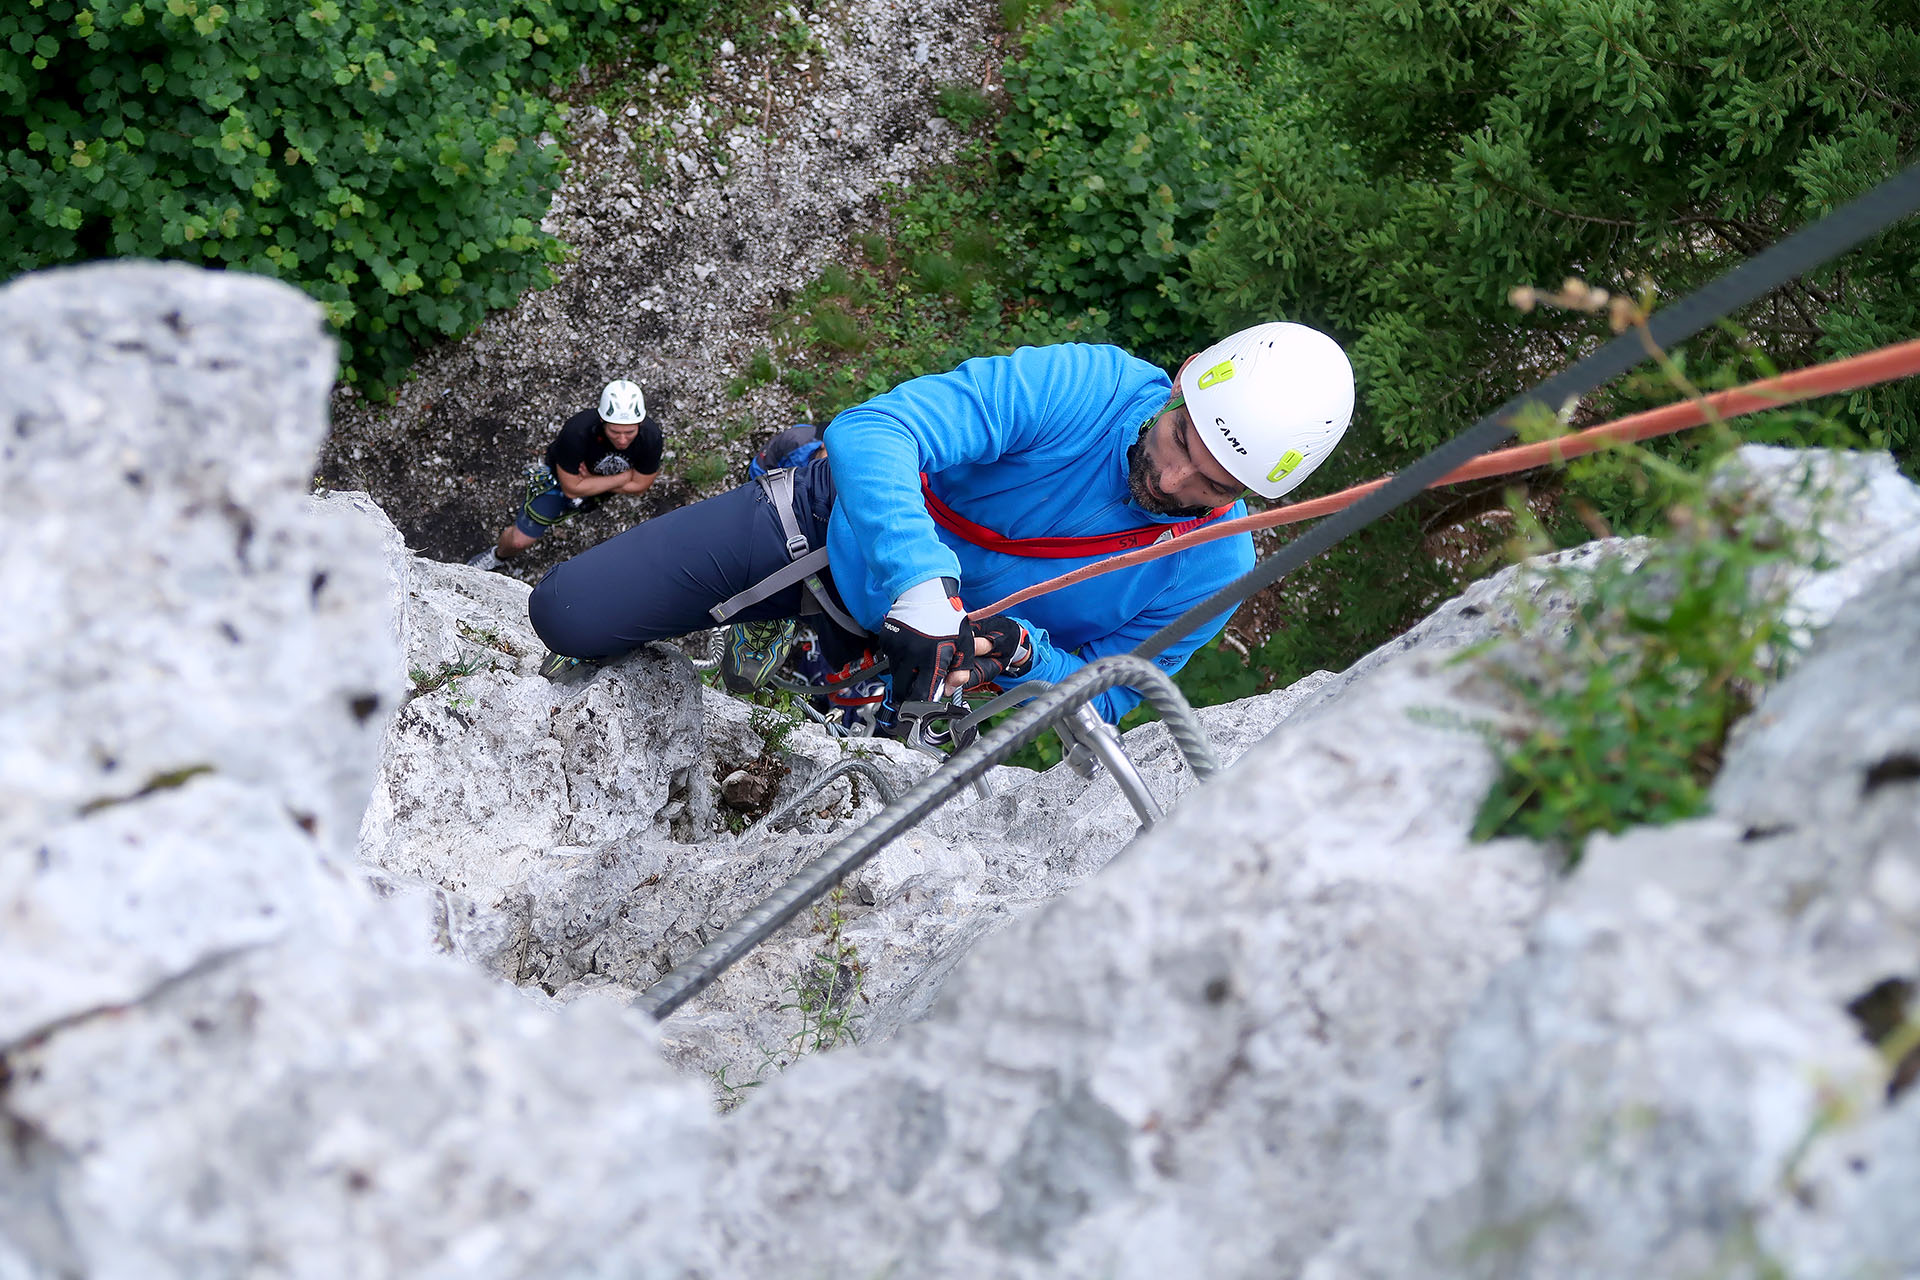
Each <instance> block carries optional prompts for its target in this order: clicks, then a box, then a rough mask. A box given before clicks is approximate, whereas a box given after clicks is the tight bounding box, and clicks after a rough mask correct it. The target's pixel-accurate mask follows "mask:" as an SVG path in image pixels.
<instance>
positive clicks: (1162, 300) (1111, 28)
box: [1000, 0, 1241, 345]
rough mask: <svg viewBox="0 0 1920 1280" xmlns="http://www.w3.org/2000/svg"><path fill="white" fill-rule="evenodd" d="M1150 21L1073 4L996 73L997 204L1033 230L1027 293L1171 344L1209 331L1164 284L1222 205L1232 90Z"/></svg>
mask: <svg viewBox="0 0 1920 1280" xmlns="http://www.w3.org/2000/svg"><path fill="white" fill-rule="evenodd" d="M1152 25H1153V24H1151V23H1149V22H1145V21H1141V20H1139V19H1134V20H1131V21H1129V20H1127V15H1123V16H1120V17H1116V16H1114V15H1112V14H1109V13H1108V12H1106V11H1105V10H1103V9H1102V8H1101V7H1099V6H1098V5H1097V4H1094V3H1090V2H1088V0H1082V2H1081V3H1078V4H1074V5H1072V6H1070V7H1069V8H1068V9H1067V10H1066V11H1064V12H1063V13H1061V14H1060V15H1059V16H1058V18H1057V19H1056V20H1055V21H1053V22H1052V23H1050V24H1048V25H1046V26H1043V27H1041V28H1040V29H1039V30H1037V31H1034V32H1032V33H1030V34H1028V35H1027V36H1026V37H1024V40H1023V43H1024V45H1025V48H1024V49H1023V50H1022V53H1021V56H1020V57H1019V58H1018V59H1017V60H1015V61H1013V62H1011V63H1009V64H1008V66H1007V69H1006V77H1007V90H1008V94H1009V96H1010V107H1009V110H1008V114H1007V118H1006V120H1005V122H1004V123H1003V124H1002V126H1001V130H1000V147H1001V149H1002V150H1003V151H1004V153H1005V154H1006V155H1007V156H1008V157H1009V158H1010V159H1011V160H1012V161H1014V164H1013V165H1012V166H1009V171H1008V172H1007V174H1006V176H1005V179H1004V183H1003V191H1002V193H1001V200H1002V202H1003V203H1004V204H1005V205H1006V206H1007V207H1009V208H1011V209H1013V210H1015V211H1017V212H1016V219H1017V220H1018V221H1021V222H1024V223H1026V224H1028V226H1029V227H1030V228H1031V230H1030V231H1029V232H1028V233H1027V234H1025V235H1023V236H1022V239H1024V240H1026V241H1027V243H1028V244H1029V245H1030V246H1031V248H1030V250H1029V252H1028V253H1027V254H1026V255H1025V256H1026V258H1027V262H1026V263H1025V271H1024V275H1025V278H1026V280H1027V282H1028V284H1029V286H1030V287H1031V288H1033V289H1035V290H1037V291H1039V292H1041V293H1044V294H1049V295H1055V296H1057V297H1058V298H1059V300H1060V301H1061V303H1062V304H1063V309H1064V310H1068V311H1074V310H1081V309H1084V308H1087V307H1098V308H1100V309H1103V310H1105V311H1108V312H1110V313H1111V314H1112V315H1114V316H1115V317H1116V318H1117V319H1118V321H1119V323H1120V324H1121V325H1122V326H1123V327H1124V329H1125V330H1126V331H1127V332H1128V333H1129V334H1130V335H1133V336H1134V337H1135V338H1136V340H1138V341H1144V342H1148V343H1155V344H1160V345H1166V344H1174V345H1177V344H1178V343H1181V342H1185V341H1188V340H1190V339H1192V338H1193V337H1194V336H1196V335H1197V334H1200V333H1204V332H1205V330H1206V329H1207V327H1208V326H1207V323H1206V321H1205V320H1204V319H1203V318H1201V317H1196V316H1192V315H1189V314H1185V313H1183V312H1182V310H1181V309H1180V308H1179V307H1178V306H1177V304H1176V302H1175V301H1174V300H1173V299H1171V298H1169V297H1168V295H1167V291H1166V290H1165V289H1164V288H1163V287H1162V281H1163V279H1164V278H1166V277H1167V276H1168V275H1170V274H1172V273H1175V272H1178V271H1182V270H1184V267H1185V261H1186V255H1187V253H1188V251H1189V250H1191V249H1192V248H1193V247H1194V246H1195V245H1196V244H1197V243H1198V242H1199V240H1200V239H1201V238H1202V237H1203V236H1204V235H1205V233H1206V230H1207V227H1208V225H1209V223H1210V222H1211V221H1212V218H1213V215H1214V211H1215V210H1216V209H1218V208H1219V207H1220V206H1221V205H1222V204H1223V203H1224V202H1225V201H1226V199H1227V196H1228V187H1227V177H1228V175H1229V174H1230V173H1231V171H1232V158H1233V150H1232V138H1233V136H1234V134H1235V132H1236V130H1237V125H1238V121H1237V119H1236V108H1237V106H1238V104H1240V102H1241V95H1240V94H1239V92H1238V90H1237V88H1236V84H1235V82H1234V80H1233V79H1232V77H1231V76H1230V75H1229V74H1227V72H1225V71H1224V70H1222V69H1221V67H1220V64H1219V63H1218V61H1217V60H1214V61H1209V60H1205V59H1203V58H1202V57H1201V55H1200V52H1199V50H1198V48H1197V47H1196V46H1195V45H1193V44H1190V43H1189V44H1181V45H1174V46H1167V45H1164V44H1156V43H1154V42H1153V40H1152V39H1151V38H1150V35H1149V33H1150V31H1151V29H1152Z"/></svg>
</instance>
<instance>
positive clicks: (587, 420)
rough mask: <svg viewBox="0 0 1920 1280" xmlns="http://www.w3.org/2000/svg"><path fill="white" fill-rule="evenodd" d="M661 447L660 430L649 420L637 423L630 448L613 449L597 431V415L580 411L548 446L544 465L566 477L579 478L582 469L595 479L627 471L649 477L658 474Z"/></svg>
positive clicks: (598, 424) (598, 430) (591, 411)
mask: <svg viewBox="0 0 1920 1280" xmlns="http://www.w3.org/2000/svg"><path fill="white" fill-rule="evenodd" d="M660 446H661V441H660V428H659V427H658V426H656V425H655V424H654V421H653V419H652V418H650V417H649V418H647V419H645V420H644V421H642V422H641V423H640V430H639V431H638V432H637V433H636V434H635V435H634V437H633V443H632V444H630V445H628V446H627V447H626V448H624V449H616V448H614V447H613V446H612V445H611V444H609V443H608V442H607V436H606V433H605V432H604V431H602V430H601V428H600V411H599V410H598V409H582V410H581V411H580V412H579V413H576V414H574V415H573V416H572V417H571V418H568V419H567V425H566V426H564V427H561V428H560V434H559V435H557V436H555V437H554V438H553V443H552V444H550V445H548V446H547V465H548V466H550V467H552V468H553V469H554V470H555V471H564V472H566V473H567V474H568V475H578V474H579V473H580V468H581V467H582V466H583V465H584V466H585V467H586V469H587V470H588V471H589V472H591V473H592V474H594V475H596V476H614V475H619V474H620V473H621V472H622V471H625V470H627V469H628V468H629V467H631V468H632V469H633V470H635V471H638V472H639V473H640V474H641V475H643V476H650V475H654V474H656V473H657V472H658V471H659V470H660Z"/></svg>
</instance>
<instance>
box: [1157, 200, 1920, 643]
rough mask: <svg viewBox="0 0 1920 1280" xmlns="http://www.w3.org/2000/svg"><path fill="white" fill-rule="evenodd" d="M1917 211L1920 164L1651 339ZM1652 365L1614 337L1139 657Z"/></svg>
mask: <svg viewBox="0 0 1920 1280" xmlns="http://www.w3.org/2000/svg"><path fill="white" fill-rule="evenodd" d="M1916 208H1920V164H1916V165H1914V166H1912V167H1910V168H1908V169H1906V170H1904V171H1903V172H1901V173H1898V174H1895V175H1894V176H1893V177H1891V178H1889V179H1887V180H1886V181H1885V182H1883V183H1881V184H1880V185H1879V186H1877V187H1875V188H1874V189H1873V190H1871V191H1869V192H1867V194H1865V195H1863V196H1861V197H1860V198H1859V199H1858V200H1855V201H1854V202H1853V203H1851V204H1848V205H1844V206H1842V207H1841V208H1839V209H1836V210H1834V211H1833V212H1832V213H1830V214H1828V215H1827V216H1826V217H1824V218H1822V219H1820V221H1818V222H1816V223H1814V224H1813V225H1812V226H1810V227H1805V228H1803V229H1801V230H1800V231H1797V232H1795V233H1794V234H1793V235H1791V236H1789V237H1787V238H1786V239H1785V240H1782V241H1781V242H1780V243H1779V244H1777V245H1774V246H1773V247H1772V248H1770V249H1767V250H1765V251H1763V252H1761V253H1759V254H1756V255H1755V256H1753V257H1751V258H1749V259H1747V260H1746V261H1745V262H1743V263H1741V264H1740V265H1739V266H1737V267H1735V268H1734V269H1733V270H1731V271H1729V272H1727V274H1725V275H1723V276H1721V277H1720V278H1719V279H1718V280H1714V281H1712V282H1711V283H1708V284H1706V285H1703V286H1701V287H1700V288H1699V289H1697V290H1695V291H1694V292H1693V293H1692V294H1691V295H1689V296H1688V297H1686V298H1683V299H1681V300H1680V301H1679V302H1677V303H1675V304H1674V305H1673V306H1671V307H1667V308H1665V309H1663V310H1661V311H1657V312H1655V313H1654V314H1653V317H1652V318H1651V320H1649V322H1648V328H1649V330H1650V331H1651V333H1652V336H1653V341H1654V342H1655V343H1656V344H1657V345H1658V346H1660V347H1661V348H1662V349H1665V348H1667V347H1671V346H1672V345H1673V344H1675V343H1677V342H1680V341H1682V340H1683V339H1686V338H1690V337H1692V336H1693V335H1694V334H1696V333H1698V332H1700V330H1702V329H1704V328H1706V327H1707V326H1708V325H1710V324H1712V323H1713V322H1714V321H1716V320H1718V319H1720V318H1721V317H1722V316H1724V315H1726V314H1727V313H1728V312H1731V311H1735V310H1737V309H1739V308H1740V307H1743V306H1745V305H1746V304H1747V303H1749V302H1752V301H1754V300H1755V299H1757V298H1761V297H1764V296H1765V295H1766V294H1768V293H1771V292H1772V291H1773V290H1775V289H1777V288H1779V287H1780V286H1781V285H1782V284H1785V283H1786V282H1787V281H1789V280H1791V279H1793V278H1794V277H1795V276H1798V275H1802V274H1804V273H1806V272H1808V271H1811V270H1812V269H1813V268H1815V267H1817V266H1820V265H1821V264H1822V263H1825V262H1826V261H1828V260H1829V259H1831V258H1835V257H1838V256H1839V255H1840V254H1842V253H1845V252H1846V251H1847V250H1848V249H1851V248H1853V247H1854V246H1855V245H1857V244H1859V243H1860V242H1861V241H1862V240H1865V239H1867V238H1868V237H1869V236H1872V235H1875V234H1877V233H1878V232H1881V231H1884V230H1886V229H1887V228H1888V227H1890V226H1892V225H1893V224H1894V223H1896V222H1898V221H1900V220H1901V219H1902V218H1904V217H1906V216H1907V215H1909V214H1911V213H1912V212H1913V211H1914V210H1915V209H1916ZM1647 358H1648V356H1647V350H1646V347H1645V346H1644V345H1643V340H1642V338H1641V336H1640V335H1639V334H1637V333H1625V334H1622V335H1620V336H1619V337H1617V338H1615V339H1613V340H1612V341H1611V342H1609V343H1607V344H1606V345H1605V346H1603V347H1601V348H1600V349H1599V350H1598V351H1596V352H1594V353H1593V354H1592V355H1590V356H1588V357H1587V358H1586V359H1584V360H1582V361H1580V362H1579V363H1577V364H1575V365H1574V366H1573V367H1572V368H1569V369H1566V370H1563V371H1562V372H1560V373H1557V374H1555V375H1554V376H1553V377H1551V378H1548V379H1547V380H1546V381H1545V382H1543V383H1541V384H1540V385H1539V386H1537V387H1535V388H1533V389H1532V390H1531V391H1523V392H1521V393H1520V394H1519V395H1517V396H1515V397H1514V398H1513V399H1511V400H1509V401H1507V402H1506V403H1505V404H1503V405H1501V406H1500V407H1499V408H1498V409H1495V410H1494V411H1493V412H1492V413H1489V414H1488V415H1487V416H1486V417H1484V418H1482V419H1480V421H1478V422H1476V423H1474V424H1473V426H1471V427H1469V428H1467V429H1466V430H1465V431H1463V432H1461V433H1460V434H1459V435H1457V436H1455V437H1454V438H1453V439H1451V440H1449V441H1447V442H1446V443H1445V444H1442V445H1441V446H1440V447H1439V448H1437V449H1435V450H1434V451H1433V452H1432V453H1429V454H1428V455H1427V456H1426V457H1424V458H1421V459H1420V460H1419V461H1418V462H1415V463H1414V464H1413V465H1412V466H1410V467H1408V468H1406V469H1405V470H1403V471H1400V472H1398V473H1396V474H1395V475H1394V476H1393V478H1392V479H1390V480H1388V481H1387V483H1386V484H1384V485H1382V486H1381V487H1380V488H1378V489H1376V490H1374V491H1373V492H1372V493H1370V494H1368V495H1367V496H1366V497H1364V498H1362V499H1361V500H1360V501H1358V502H1356V503H1354V504H1353V505H1352V506H1350V507H1347V508H1346V509H1344V510H1342V511H1337V512H1335V513H1334V514H1333V515H1331V516H1328V517H1327V518H1326V519H1325V520H1322V521H1321V522H1320V523H1319V524H1317V525H1315V526H1313V527H1312V528H1311V529H1308V530H1307V531H1306V532H1305V533H1304V534H1302V535H1301V536H1300V537H1298V538H1295V539H1294V540H1293V541H1291V542H1289V543H1288V544H1287V545H1286V546H1285V547H1284V548H1283V549H1281V551H1280V552H1279V553H1278V554H1276V555H1274V556H1273V557H1271V558H1270V559H1267V560H1264V561H1262V562H1261V563H1259V564H1257V565H1255V566H1254V567H1253V568H1252V569H1250V570H1248V571H1247V572H1246V573H1245V574H1243V575H1242V576H1241V577H1239V578H1238V579H1236V580H1234V581H1233V582H1230V583H1228V584H1227V585H1226V586H1224V587H1222V588H1221V589H1220V590H1219V591H1217V592H1215V593H1214V594H1213V595H1212V596H1209V597H1208V598H1207V599H1206V600H1203V601H1201V602H1200V603H1199V604H1197V605H1195V606H1193V607H1192V608H1191V609H1188V610H1187V611H1186V612H1185V613H1183V614H1181V615H1180V616H1179V617H1178V618H1175V619H1174V620H1173V621H1172V622H1169V623H1168V624H1167V625H1166V626H1164V627H1162V628H1160V629H1159V630H1158V631H1156V632H1154V633H1153V634H1152V635H1150V636H1148V637H1147V638H1146V639H1145V640H1143V641H1141V642H1140V644H1139V646H1138V647H1137V648H1135V649H1134V650H1133V652H1134V653H1135V654H1137V655H1138V656H1140V657H1142V658H1152V657H1153V656H1154V655H1156V654H1158V653H1160V652H1161V651H1162V650H1163V649H1165V648H1167V646H1169V645H1171V644H1173V643H1174V642H1176V641H1178V640H1179V639H1181V638H1182V637H1183V636H1187V635H1189V634H1191V633H1192V632H1193V631H1195V630H1196V629H1198V628H1199V626H1200V625H1201V624H1202V623H1204V622H1206V621H1207V620H1208V619H1210V618H1212V617H1214V616H1216V615H1217V614H1221V613H1224V612H1226V611H1227V610H1229V609H1232V608H1234V607H1235V606H1237V605H1238V604H1239V603H1240V602H1241V601H1243V600H1245V599H1246V598H1247V597H1249V596H1251V595H1253V594H1254V593H1255V592H1257V591H1260V590H1261V589H1263V588H1265V587H1267V586H1269V585H1270V584H1272V583H1274V582H1277V581H1279V580H1280V579H1281V578H1282V577H1285V576H1286V575H1287V574H1289V573H1292V572H1293V571H1294V570H1295V569H1298V568H1299V567H1300V566H1301V565H1303V564H1305V563H1306V562H1307V561H1308V560H1311V559H1312V558H1313V557H1314V556H1317V555H1319V554H1320V553H1321V552H1322V551H1325V550H1326V549H1327V548H1329V547H1331V546H1333V545H1334V544H1335V543H1337V542H1339V541H1340V540H1341V539H1342V538H1345V537H1346V536H1347V535H1348V534H1350V533H1353V532H1355V531H1356V530H1358V529H1361V528H1364V527H1365V526H1367V525H1369V524H1372V523H1373V522H1374V521H1375V520H1378V519H1379V518H1380V517H1381V516H1384V515H1386V514H1387V513H1389V512H1391V511H1393V510H1394V509H1395V508H1397V507H1399V506H1401V505H1403V504H1405V503H1407V502H1409V501H1411V500H1412V499H1413V497H1414V496H1415V495H1416V494H1419V493H1421V492H1422V491H1424V490H1425V489H1426V488H1427V487H1428V486H1430V485H1431V484H1433V483H1434V482H1435V481H1437V480H1438V479H1440V477H1441V476H1444V475H1446V474H1447V473H1448V472H1449V471H1452V470H1453V469H1454V468H1456V467H1459V466H1461V465H1463V464H1465V463H1466V462H1468V461H1469V460H1470V459H1473V458H1476V457H1479V456H1480V455H1481V454H1483V453H1486V452H1487V451H1488V450H1490V449H1493V448H1495V447H1497V446H1499V445H1500V444H1502V443H1504V442H1505V441H1506V439H1507V438H1508V437H1509V436H1511V435H1512V434H1513V426H1512V423H1513V420H1514V418H1515V416H1516V415H1517V414H1518V413H1519V412H1520V410H1522V409H1524V408H1526V407H1527V406H1528V405H1531V404H1543V405H1545V406H1546V407H1547V408H1548V410H1549V411H1552V412H1558V410H1559V408H1560V406H1561V405H1562V404H1564V403H1566V402H1567V401H1568V400H1570V399H1572V398H1574V397H1576V396H1583V395H1585V394H1587V393H1588V392H1589V391H1592V390H1594V389H1595V388H1596V387H1599V386H1601V385H1603V384H1604V383H1606V382H1608V381H1611V380H1612V379H1613V378H1616V377H1618V376H1619V375H1620V374H1622V373H1625V372H1626V371H1627V370H1628V369H1631V368H1633V367H1634V366H1635V365H1637V364H1639V363H1640V362H1641V361H1643V360H1646V359H1647Z"/></svg>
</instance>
